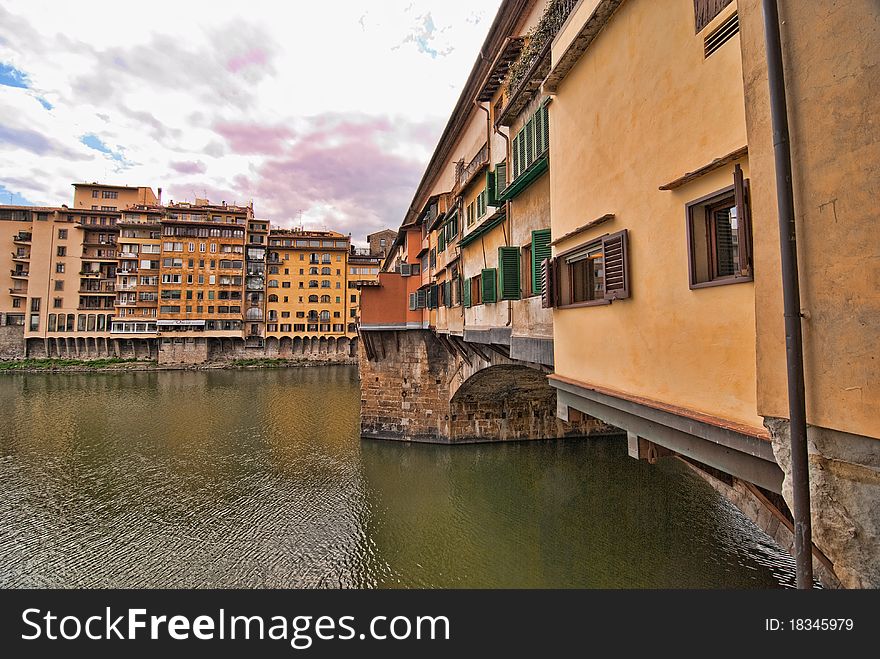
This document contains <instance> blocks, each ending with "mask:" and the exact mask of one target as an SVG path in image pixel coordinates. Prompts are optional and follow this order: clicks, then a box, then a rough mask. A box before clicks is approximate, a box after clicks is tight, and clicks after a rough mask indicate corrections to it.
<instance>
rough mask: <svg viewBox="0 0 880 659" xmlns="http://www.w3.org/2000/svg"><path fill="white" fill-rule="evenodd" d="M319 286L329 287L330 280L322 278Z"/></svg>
mask: <svg viewBox="0 0 880 659" xmlns="http://www.w3.org/2000/svg"><path fill="white" fill-rule="evenodd" d="M321 288H330V280H329V279H324V280H323V281H322V282H321Z"/></svg>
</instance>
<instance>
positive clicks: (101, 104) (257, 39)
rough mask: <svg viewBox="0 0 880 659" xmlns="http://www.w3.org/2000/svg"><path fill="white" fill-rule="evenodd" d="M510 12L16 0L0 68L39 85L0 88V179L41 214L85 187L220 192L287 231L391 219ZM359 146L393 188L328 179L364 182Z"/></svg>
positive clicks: (476, 0)
mask: <svg viewBox="0 0 880 659" xmlns="http://www.w3.org/2000/svg"><path fill="white" fill-rule="evenodd" d="M499 4H500V0H472V1H469V2H461V1H459V2H442V3H441V2H436V1H435V2H428V1H427V0H390V1H383V2H381V3H369V4H365V3H363V2H359V1H355V0H337V1H335V2H332V3H299V2H297V3H294V2H286V3H279V2H277V1H274V0H273V1H269V0H251V1H250V2H247V3H239V2H235V3H233V2H228V1H224V2H212V3H207V2H170V1H168V0H159V1H157V2H153V3H151V4H150V5H148V6H144V7H142V8H141V9H140V10H139V11H137V12H131V10H130V8H129V7H128V6H127V5H125V4H120V3H118V2H108V1H103V0H102V1H86V2H78V3H57V2H39V1H37V2H35V1H33V0H7V1H6V2H4V4H3V7H2V8H0V64H7V65H10V66H12V67H14V68H15V69H17V70H19V71H22V72H23V73H25V74H26V75H27V79H28V81H29V85H30V88H29V89H17V88H15V89H14V88H12V87H4V86H0V151H4V156H9V157H4V158H2V159H0V185H2V186H5V188H6V189H8V190H10V191H14V192H20V193H21V194H24V195H25V196H26V197H27V198H28V199H30V200H31V201H33V202H35V203H68V202H69V198H70V194H71V192H70V183H71V182H73V181H74V180H103V181H107V182H110V183H122V184H129V185H151V186H153V187H154V188H156V187H163V188H164V189H165V190H172V189H173V190H175V191H176V192H177V193H178V194H181V193H184V194H187V195H191V194H195V193H198V194H199V195H201V194H202V191H203V190H208V191H212V190H213V191H216V193H217V194H226V195H229V196H234V197H235V198H236V199H238V200H239V201H243V200H245V199H247V198H249V197H253V198H254V203H255V207H256V210H257V212H258V214H260V215H262V216H264V217H269V218H270V219H272V220H278V221H279V222H283V221H285V220H291V219H293V218H292V217H290V215H291V213H295V211H296V210H298V209H300V208H302V209H303V211H304V212H303V216H304V217H305V218H314V219H315V221H317V222H322V223H324V222H326V224H328V225H331V226H333V225H334V224H338V226H339V228H340V229H344V230H346V231H348V230H351V231H353V232H354V233H355V235H356V237H362V235H361V234H365V233H366V232H368V231H372V230H375V229H377V228H379V227H380V226H382V225H389V226H397V224H399V222H400V220H401V219H402V217H403V213H404V210H405V208H406V205H407V203H408V202H409V197H411V195H412V194H413V192H414V188H415V185H416V183H417V181H418V180H419V178H420V177H421V174H422V169H423V167H424V165H425V163H426V162H427V158H428V157H429V155H430V153H431V151H432V150H433V146H434V144H433V140H435V139H437V138H438V137H439V134H440V131H441V130H442V126H443V124H444V123H445V121H446V119H447V116H448V113H449V112H450V111H451V109H452V107H453V105H454V103H455V100H456V98H457V96H458V93H459V91H460V89H461V86H462V85H463V84H464V82H465V79H466V76H467V75H468V73H469V72H470V70H471V66H472V65H473V62H474V60H475V59H476V56H477V53H478V51H479V48H480V46H481V44H482V41H483V39H484V38H485V34H486V31H487V30H488V28H489V25H490V23H491V19H492V18H493V16H494V14H495V11H496V10H497V8H498V5H499ZM365 7H367V9H366V10H365ZM39 99H43V102H41V101H40V100H39ZM46 102H48V104H50V105H51V106H52V107H51V109H46V105H45V103H46ZM336 125H341V126H343V127H344V129H345V130H346V131H347V132H345V134H340V135H334V132H333V131H334V130H338V129H337V128H334V126H336ZM230 126H231V127H232V128H229V127H230ZM359 127H362V128H363V134H362V135H359V134H358V131H360V130H361V128H359ZM4 130H5V133H4V132H3V131H4ZM272 130H275V131H276V132H275V133H272ZM248 131H250V132H248ZM4 135H5V137H4ZM86 135H93V136H95V137H96V138H97V139H99V140H100V141H101V143H102V144H104V145H106V147H107V148H108V150H109V151H110V152H111V153H102V152H100V151H96V150H94V149H90V148H88V147H87V146H85V145H84V144H83V143H82V141H81V140H82V138H83V136H86ZM239 138H240V139H239ZM236 139H238V141H236ZM248 139H249V140H251V145H250V148H244V146H243V143H242V141H241V140H248ZM316 144H323V145H324V146H326V148H327V149H329V152H330V153H331V154H332V155H331V156H330V157H328V158H323V157H321V154H320V149H318V148H316V146H315V145H316ZM298 149H299V150H302V151H303V153H306V154H307V155H306V156H299V155H297V152H298ZM359 149H360V150H366V151H368V152H369V157H370V159H371V160H370V162H371V164H372V165H373V166H376V167H382V166H387V167H389V168H390V169H389V171H390V172H391V174H389V175H387V176H377V177H373V178H374V179H375V181H376V182H377V184H380V185H383V186H388V190H387V194H384V195H383V190H365V189H364V186H360V185H354V186H351V187H352V189H355V190H357V191H358V193H357V195H355V196H352V195H350V194H344V195H342V194H341V193H340V191H341V190H345V189H346V186H345V185H330V184H329V183H328V182H327V181H325V180H323V179H325V178H327V177H329V176H330V175H331V170H330V168H329V163H333V165H334V166H336V167H340V168H342V169H346V168H348V169H349V170H350V171H352V172H357V173H359V175H365V174H366V173H367V171H368V170H365V169H364V168H363V167H362V166H361V165H362V163H358V162H357V160H358V158H359V157H360V154H359V153H358V150H359ZM7 151H8V152H10V153H8V154H7V153H6V152H7ZM114 154H116V157H115V156H114ZM120 155H121V158H120V157H118V156H120ZM349 157H350V158H351V159H352V160H351V163H348V161H347V160H346V159H347V158H349ZM349 164H350V165H351V166H350V167H348V165H349ZM312 166H314V167H315V168H316V169H315V171H312V170H310V169H309V167H312ZM286 172H291V173H292V175H294V174H295V176H294V177H292V178H286V176H287V174H286ZM31 177H36V180H35V181H34V182H33V183H32V184H30V185H29V186H25V185H22V181H23V180H28V181H29V180H31ZM297 177H298V178H297ZM322 177H323V178H322ZM371 180H372V179H371ZM277 186H284V187H285V188H287V189H284V190H278V189H277ZM187 190H190V191H191V192H187ZM59 193H60V194H61V196H59ZM328 195H329V196H328ZM334 195H335V196H334ZM167 198H168V196H167V195H166V199H167ZM227 200H228V199H227ZM334 214H335V215H336V217H334Z"/></svg>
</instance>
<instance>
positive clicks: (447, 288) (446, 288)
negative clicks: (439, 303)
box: [443, 281, 452, 308]
mask: <svg viewBox="0 0 880 659" xmlns="http://www.w3.org/2000/svg"><path fill="white" fill-rule="evenodd" d="M443 303H444V304H445V305H446V307H447V308H448V307H451V306H452V282H451V281H447V282H446V283H445V284H443Z"/></svg>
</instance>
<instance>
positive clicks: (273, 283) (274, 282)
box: [269, 279, 278, 288]
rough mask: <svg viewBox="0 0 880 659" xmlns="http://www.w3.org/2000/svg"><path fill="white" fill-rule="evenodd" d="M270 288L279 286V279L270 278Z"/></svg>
mask: <svg viewBox="0 0 880 659" xmlns="http://www.w3.org/2000/svg"><path fill="white" fill-rule="evenodd" d="M269 288H278V280H277V279H270V280H269Z"/></svg>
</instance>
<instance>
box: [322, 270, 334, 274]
mask: <svg viewBox="0 0 880 659" xmlns="http://www.w3.org/2000/svg"><path fill="white" fill-rule="evenodd" d="M321 274H322V275H332V274H333V271H332V270H330V268H321Z"/></svg>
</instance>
